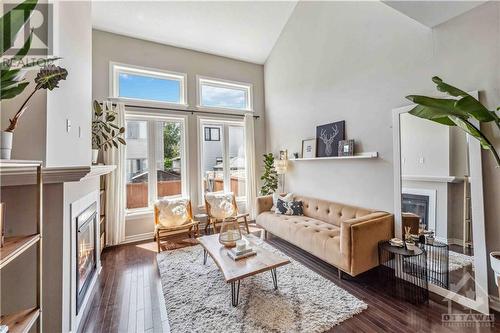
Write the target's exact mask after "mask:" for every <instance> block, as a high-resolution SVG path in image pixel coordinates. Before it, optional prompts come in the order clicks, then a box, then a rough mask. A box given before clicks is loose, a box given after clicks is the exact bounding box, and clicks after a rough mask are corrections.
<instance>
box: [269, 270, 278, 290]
mask: <svg viewBox="0 0 500 333" xmlns="http://www.w3.org/2000/svg"><path fill="white" fill-rule="evenodd" d="M271 276H272V277H273V285H274V290H277V289H278V273H277V272H276V268H273V269H271Z"/></svg>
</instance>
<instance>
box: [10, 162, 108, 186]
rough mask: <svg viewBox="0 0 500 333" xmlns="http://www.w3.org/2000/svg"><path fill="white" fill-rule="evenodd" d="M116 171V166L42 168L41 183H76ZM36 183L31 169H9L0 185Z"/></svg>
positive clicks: (34, 173) (33, 171)
mask: <svg viewBox="0 0 500 333" xmlns="http://www.w3.org/2000/svg"><path fill="white" fill-rule="evenodd" d="M114 169H116V165H92V166H74V167H44V168H43V169H42V172H43V183H44V184H54V183H66V182H77V181H80V180H84V179H89V178H93V177H99V176H102V175H105V174H108V173H110V172H112V171H113V170H114ZM35 183H36V170H34V169H33V168H26V167H19V168H10V169H9V170H7V171H5V172H2V179H1V185H2V186H15V185H32V184H35Z"/></svg>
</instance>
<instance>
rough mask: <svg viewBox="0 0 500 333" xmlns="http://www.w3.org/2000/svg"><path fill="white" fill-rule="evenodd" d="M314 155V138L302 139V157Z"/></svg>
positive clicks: (312, 156)
mask: <svg viewBox="0 0 500 333" xmlns="http://www.w3.org/2000/svg"><path fill="white" fill-rule="evenodd" d="M314 157H316V139H306V140H302V158H314Z"/></svg>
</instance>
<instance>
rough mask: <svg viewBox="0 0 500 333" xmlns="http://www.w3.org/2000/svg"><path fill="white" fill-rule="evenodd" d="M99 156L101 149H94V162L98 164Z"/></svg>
mask: <svg viewBox="0 0 500 333" xmlns="http://www.w3.org/2000/svg"><path fill="white" fill-rule="evenodd" d="M97 156H99V149H92V164H97Z"/></svg>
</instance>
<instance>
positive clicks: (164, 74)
mask: <svg viewBox="0 0 500 333" xmlns="http://www.w3.org/2000/svg"><path fill="white" fill-rule="evenodd" d="M120 73H128V74H131V75H141V76H150V77H154V78H159V79H167V80H174V81H179V83H180V96H179V97H180V101H179V103H175V102H165V101H158V100H153V99H142V98H131V97H120V96H119V91H120V85H119V75H120ZM109 78H110V80H109V95H110V98H113V99H117V100H122V101H126V102H132V104H134V103H136V104H138V105H145V104H149V105H160V106H175V107H181V108H187V106H188V102H187V74H186V73H180V72H174V71H167V70H163V69H157V68H150V67H142V66H135V65H128V64H123V63H119V62H114V61H110V62H109Z"/></svg>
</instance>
